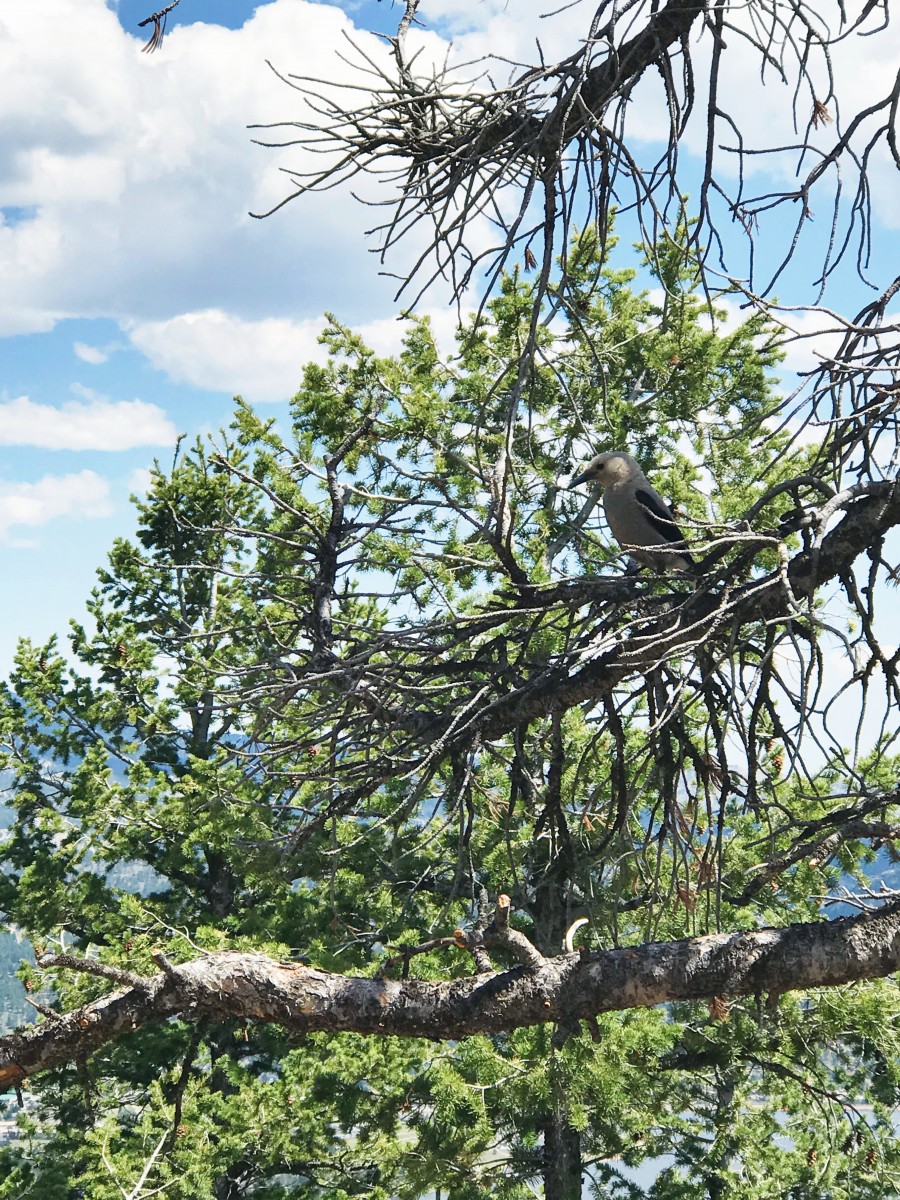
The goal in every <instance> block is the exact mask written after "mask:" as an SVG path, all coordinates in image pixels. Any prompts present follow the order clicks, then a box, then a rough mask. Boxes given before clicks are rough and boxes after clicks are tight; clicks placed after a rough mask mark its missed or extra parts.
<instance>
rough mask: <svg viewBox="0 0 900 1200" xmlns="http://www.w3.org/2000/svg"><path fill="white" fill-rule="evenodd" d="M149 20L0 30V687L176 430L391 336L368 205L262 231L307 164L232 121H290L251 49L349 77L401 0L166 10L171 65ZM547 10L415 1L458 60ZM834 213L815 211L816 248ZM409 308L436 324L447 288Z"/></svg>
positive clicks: (200, 427) (290, 218) (893, 250)
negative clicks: (291, 178) (357, 55)
mask: <svg viewBox="0 0 900 1200" xmlns="http://www.w3.org/2000/svg"><path fill="white" fill-rule="evenodd" d="M156 6H160V7H161V6H162V0H153V3H152V4H151V3H146V2H145V0H119V2H118V4H116V3H113V2H112V0H28V2H27V3H20V4H17V5H13V6H7V11H5V12H4V13H3V14H2V16H0V72H2V76H3V78H4V80H5V83H4V89H3V95H2V96H0V216H2V223H0V264H2V271H3V279H4V286H3V289H2V293H0V571H2V577H3V579H4V580H5V581H6V587H5V588H4V589H3V591H2V594H0V595H2V598H0V674H5V673H6V671H7V670H8V669H9V666H10V663H11V660H12V654H13V650H14V646H15V642H16V639H17V637H18V636H19V635H26V636H29V637H31V638H33V639H37V640H43V639H45V638H46V637H47V636H49V635H50V634H51V633H54V632H63V631H64V630H65V628H66V622H67V619H68V617H69V616H73V615H74V616H79V615H80V614H81V612H82V610H83V601H84V598H85V597H86V596H87V594H88V592H89V590H90V588H91V586H92V584H93V579H94V572H95V569H96V567H97V566H98V565H100V564H101V563H102V562H103V560H104V557H105V554H106V552H107V550H108V549H109V546H110V544H111V542H112V540H113V538H114V537H115V536H117V535H119V534H127V533H129V532H130V531H131V529H132V528H133V515H132V509H131V506H130V504H129V500H128V496H129V493H130V492H131V491H133V490H135V489H137V488H140V486H141V484H142V480H143V479H144V477H145V473H146V470H147V467H148V466H149V464H150V463H151V462H152V461H153V459H154V458H155V457H159V458H160V459H161V460H162V461H168V460H169V459H170V457H171V454H172V448H173V446H174V442H175V439H176V437H177V436H178V435H179V434H181V433H186V434H188V435H190V436H193V435H195V434H197V433H203V432H204V431H207V430H215V429H216V428H218V427H219V426H220V425H222V424H224V423H227V421H228V419H229V415H230V411H231V397H232V395H233V394H234V393H237V392H240V393H242V394H243V395H245V396H246V398H247V399H248V400H250V401H251V402H253V403H255V404H257V405H259V406H260V407H263V408H266V409H268V410H270V411H273V412H275V411H277V406H278V405H279V404H283V402H284V401H285V400H287V399H288V397H289V396H290V395H291V394H292V392H293V391H294V390H295V388H296V386H297V384H298V383H299V380H300V374H301V368H302V364H303V362H304V361H306V360H307V359H309V358H310V357H312V356H314V355H317V354H318V353H319V350H318V348H317V343H316V334H317V332H318V330H319V328H320V327H321V315H322V313H323V312H324V311H325V310H328V309H330V310H333V311H334V312H335V313H336V314H337V315H338V316H339V318H340V319H341V320H343V321H345V322H347V323H350V324H354V325H356V326H358V327H360V328H361V329H362V331H363V332H364V334H365V335H366V336H367V337H368V338H369V340H370V341H371V342H372V344H373V345H375V347H376V349H378V350H380V351H387V350H390V349H391V348H393V347H394V346H396V345H397V341H398V332H399V330H398V325H397V322H396V312H397V305H395V303H394V301H393V287H392V286H391V285H390V283H389V282H388V281H386V280H385V279H383V278H381V277H380V276H379V273H378V271H379V264H378V261H377V258H376V256H374V255H373V254H371V253H370V252H369V251H370V247H371V242H367V241H366V238H365V235H364V230H365V229H366V228H367V226H368V225H370V224H372V212H371V210H370V209H366V208H364V207H362V206H360V205H359V204H357V203H356V202H355V201H354V200H353V198H352V197H351V196H350V194H349V191H346V190H345V191H336V192H331V193H328V194H327V195H326V196H317V197H310V198H308V199H305V200H303V201H300V202H295V203H294V204H291V205H289V206H288V207H287V208H286V209H284V210H282V211H281V212H280V213H278V214H276V215H275V216H273V217H272V218H270V219H268V220H266V221H255V220H253V219H252V218H251V217H249V216H248V211H251V210H253V211H258V210H260V209H264V208H266V207H268V206H269V205H271V204H272V203H274V202H275V201H277V200H278V199H280V198H281V196H282V195H283V194H284V186H285V184H284V176H283V175H281V174H280V173H279V170H278V168H279V165H280V164H283V163H290V162H294V161H296V157H297V152H291V153H293V157H291V153H289V152H281V153H278V152H273V151H270V150H264V149H261V148H260V147H258V146H255V145H253V143H252V136H253V135H252V134H251V133H250V132H249V131H248V130H247V128H246V126H247V125H248V124H250V123H253V122H267V121H275V120H278V119H283V118H288V117H290V116H291V115H292V114H293V113H294V112H296V105H297V101H296V97H295V94H294V93H292V92H291V91H290V90H289V89H287V88H286V87H285V86H284V84H283V83H281V82H279V80H278V79H277V78H276V77H275V76H274V75H273V73H272V72H271V71H270V70H269V69H268V68H267V66H266V59H269V60H271V61H272V62H273V64H274V65H276V66H277V67H278V68H279V69H280V70H282V71H285V72H291V71H293V72H297V73H299V74H302V73H316V74H320V75H321V74H328V77H329V78H337V77H346V76H347V68H345V67H343V66H342V65H341V64H340V61H339V59H338V57H337V54H338V52H339V51H340V52H346V51H347V46H348V43H347V41H346V37H345V35H346V34H351V35H353V36H356V37H357V38H358V39H360V40H361V42H362V43H363V44H364V45H365V46H366V47H367V49H368V50H370V51H371V52H373V53H375V52H380V51H377V49H376V47H377V43H376V42H375V40H374V39H371V40H370V39H369V35H368V34H367V33H366V32H365V31H369V30H376V31H377V30H382V31H386V30H392V29H393V28H394V26H395V23H396V20H397V17H398V15H399V12H400V8H399V6H398V5H397V4H393V3H392V2H391V0H381V2H380V3H379V2H378V0H358V2H351V0H347V2H345V3H340V4H338V3H332V4H324V3H318V4H315V3H309V2H308V0H272V2H271V3H267V4H260V5H255V4H252V3H247V2H245V0H181V5H180V6H179V8H177V9H176V10H174V11H173V12H172V13H171V14H170V17H169V26H168V28H169V33H168V35H167V38H166V40H165V43H164V45H163V47H162V49H161V50H160V51H159V52H158V53H156V54H154V55H142V54H141V52H140V51H141V46H142V44H143V42H144V41H145V40H146V36H147V34H148V30H146V29H145V30H140V29H139V28H138V21H139V20H141V19H142V18H143V17H145V16H147V15H148V14H149V12H150V11H151V10H152V8H153V7H156ZM547 7H548V6H546V5H544V4H542V3H541V0H452V2H451V0H426V3H425V4H424V5H423V13H424V14H425V15H426V16H429V17H431V18H433V20H434V22H435V25H434V30H435V32H433V33H431V34H430V35H428V38H426V41H425V45H426V48H427V51H428V53H430V54H434V55H435V56H439V55H440V54H442V53H443V49H444V48H445V47H444V45H443V42H442V38H444V37H446V36H449V35H450V34H453V36H454V37H455V39H456V50H455V52H456V53H457V54H458V55H459V57H460V58H461V59H468V58H474V57H476V56H477V55H478V54H480V53H483V52H486V51H488V50H493V51H499V50H501V49H502V51H503V52H504V53H506V54H508V55H509V57H511V58H515V57H519V58H526V57H533V55H534V34H535V30H536V29H537V28H538V23H537V21H536V19H535V18H536V16H537V14H539V13H540V12H542V11H544V9H545V8H547ZM549 7H552V6H549ZM582 7H583V6H582ZM585 20H586V17H585V13H584V12H582V11H581V10H580V9H577V8H576V9H572V10H567V11H566V12H565V13H564V14H563V15H562V16H561V17H560V18H559V19H558V21H557V23H556V25H554V26H553V28H552V29H551V28H550V27H549V26H547V27H541V37H542V45H543V48H544V51H545V53H546V54H547V56H548V57H550V56H552V55H553V54H554V53H555V52H556V51H557V49H558V50H559V51H560V53H563V52H564V51H566V50H567V49H571V45H572V44H573V41H574V40H575V39H577V38H578V37H579V36H582V35H583V28H582V27H583V25H584V22H585ZM359 31H363V32H359ZM862 53H863V52H862V51H858V50H853V48H852V47H850V48H849V49H848V50H847V54H848V56H849V57H848V59H847V64H846V71H845V77H846V79H847V80H848V81H849V82H848V83H847V85H846V86H847V88H848V90H849V93H851V94H848V96H847V102H848V105H850V106H852V104H853V103H855V102H856V100H857V98H858V97H857V95H856V94H855V93H854V89H856V88H859V87H862V86H863V85H864V84H865V83H868V84H870V85H872V86H874V81H875V76H876V75H877V73H878V72H879V71H883V72H887V71H888V70H890V71H895V70H896V39H895V45H894V51H893V54H891V53H890V46H888V49H887V51H884V50H883V49H882V48H881V45H880V44H878V45H876V44H875V43H874V41H872V42H870V44H869V45H868V46H867V47H866V48H865V53H866V54H867V55H868V58H866V60H865V70H864V71H862V73H861V72H860V70H859V69H858V68H859V65H860V64H859V62H857V61H856V60H854V59H853V57H852V55H853V54H862ZM879 56H880V57H879ZM748 61H749V60H748ZM838 67H840V63H839V64H838ZM749 69H750V68H749V66H748V70H749ZM342 73H343V74H342ZM839 74H840V71H839ZM860 74H862V75H863V76H864V79H863V80H862V81H861V80H860ZM735 87H736V88H738V89H740V88H742V87H745V84H744V82H743V81H742V80H740V79H737V80H736V81H735ZM771 91H772V90H771V88H767V89H766V91H765V93H762V92H759V91H757V92H751V91H749V90H747V92H746V97H745V99H744V101H743V103H745V104H746V112H745V113H744V115H745V116H746V118H747V121H748V123H749V124H750V125H751V126H753V125H754V124H755V126H756V129H757V131H758V133H759V136H760V138H761V139H763V140H765V137H766V136H767V123H771V121H772V120H773V119H774V117H773V114H778V113H779V112H780V109H779V105H780V104H782V100H780V99H779V98H778V97H776V98H775V99H774V100H772V99H771ZM863 94H864V92H863ZM761 96H770V99H769V100H766V101H765V102H763V100H761V99H760V97H761ZM736 103H737V104H738V105H740V104H741V103H742V100H741V95H740V90H738V93H737V100H736ZM641 104H642V101H641V99H640V97H639V96H638V97H637V98H636V100H635V105H634V112H635V121H636V128H637V130H638V132H640V131H641V129H642V128H643V132H644V136H645V139H646V143H647V144H648V145H649V144H650V143H651V142H652V140H653V137H654V134H655V132H658V128H659V125H658V123H659V119H660V117H659V112H658V110H656V111H655V110H654V108H653V104H652V99H651V100H650V101H648V103H647V104H646V105H645V109H644V110H641ZM766 104H768V105H769V106H770V107H769V108H768V109H767V108H766ZM848 111H849V108H848ZM642 121H643V126H642V124H641V122H642ZM751 132H752V130H751ZM826 136H828V134H827V131H824V132H823V137H826ZM691 148H692V147H691V145H690V143H689V144H688V145H687V147H686V149H687V150H688V152H689V151H690V150H691ZM693 149H695V150H696V149H699V147H697V146H695V147H693ZM876 168H877V169H876V171H875V183H876V193H877V194H876V207H877V210H878V215H879V218H880V220H881V225H880V226H879V228H878V230H877V235H878V238H879V242H878V246H879V252H878V256H877V260H876V263H875V267H874V270H873V275H874V277H875V279H876V282H878V283H879V284H881V285H884V284H886V283H887V282H889V279H890V277H891V276H892V274H893V273H895V271H896V264H897V262H898V261H900V237H898V232H897V229H896V227H893V226H895V225H896V211H897V210H900V203H898V198H900V187H898V184H897V180H896V176H895V175H894V176H893V177H889V176H887V175H881V174H879V171H880V170H881V168H880V167H878V166H877V164H876ZM882 178H883V179H885V180H887V182H886V184H884V186H881V187H880V189H879V181H880V180H882ZM761 182H762V181H761ZM761 190H764V189H761ZM892 212H893V213H894V214H895V215H894V216H893V217H892V215H891V214H892ZM787 215H791V216H792V214H787ZM828 219H829V218H828V215H827V213H824V212H823V214H822V215H821V216H817V221H818V225H817V226H816V228H815V229H814V231H813V232H814V236H815V237H818V238H819V239H821V238H822V237H823V236H825V234H826V233H827V227H828ZM778 220H779V221H780V223H781V229H780V233H781V234H782V235H786V234H785V231H786V228H787V222H786V221H785V220H784V219H783V218H782V217H780V216H779V218H778ZM775 232H776V233H778V232H779V230H778V229H777V228H776V230H775ZM778 252H779V250H778V244H777V239H774V240H773V241H772V242H771V243H768V242H764V246H763V253H768V254H769V255H770V256H771V257H772V258H774V257H776V255H777V254H778ZM391 265H392V266H393V267H394V268H397V267H399V266H400V265H402V264H400V263H399V262H394V263H392V264H391ZM811 274H812V269H811V265H810V259H809V258H807V257H806V256H805V255H801V257H800V258H799V259H798V264H797V269H796V271H794V272H792V274H791V275H790V277H788V278H787V279H786V280H785V282H784V284H783V285H782V286H780V287H779V294H780V296H781V299H782V300H783V301H785V302H786V303H804V302H808V301H809V300H810V298H811V292H810V289H809V286H808V284H809V278H810V276H811ZM873 294H874V293H871V292H867V291H866V290H865V289H864V288H862V287H861V285H859V284H857V283H856V282H854V280H853V276H852V273H849V272H844V273H843V274H842V275H841V276H840V277H839V278H838V279H837V280H836V281H835V284H834V286H833V287H832V289H831V290H830V292H829V294H828V295H827V296H826V302H829V303H830V304H831V305H832V307H834V308H836V309H838V310H839V311H842V312H844V313H846V314H848V315H851V314H852V313H853V312H854V311H856V309H858V308H859V306H860V304H861V303H863V302H864V301H865V300H866V299H868V298H870V297H871V295H873ZM424 309H425V310H426V311H431V312H432V313H433V315H434V317H435V320H436V321H437V322H438V324H439V326H440V327H441V328H443V329H445V330H446V329H449V326H450V323H451V314H450V312H449V310H448V309H447V307H446V305H445V303H444V302H443V300H442V298H441V297H440V296H439V295H438V294H437V293H435V294H433V295H432V296H430V297H428V298H426V300H425V303H424ZM798 321H799V323H800V324H801V325H802V326H803V327H804V328H807V329H809V330H810V331H815V330H816V329H818V328H819V326H818V325H817V324H816V322H815V319H813V318H810V317H801V318H798ZM813 348H814V343H813V342H810V343H809V344H807V346H806V349H805V352H806V354H807V358H808V357H809V354H810V353H811V351H812V349H813ZM791 365H794V366H797V365H802V360H801V358H800V357H795V358H794V359H792V363H791Z"/></svg>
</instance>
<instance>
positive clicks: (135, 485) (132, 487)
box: [128, 467, 153, 496]
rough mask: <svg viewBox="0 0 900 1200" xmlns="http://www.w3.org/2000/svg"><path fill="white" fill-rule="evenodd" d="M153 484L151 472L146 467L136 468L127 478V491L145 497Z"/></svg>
mask: <svg viewBox="0 0 900 1200" xmlns="http://www.w3.org/2000/svg"><path fill="white" fill-rule="evenodd" d="M152 482H153V472H152V471H149V470H148V469H147V468H146V467H138V468H137V469H136V470H134V471H132V472H131V475H130V476H129V477H128V488H129V491H131V492H133V493H135V494H136V495H138V496H146V495H147V493H148V492H149V491H150V485H151V483H152Z"/></svg>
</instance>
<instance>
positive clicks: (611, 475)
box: [569, 450, 696, 572]
mask: <svg viewBox="0 0 900 1200" xmlns="http://www.w3.org/2000/svg"><path fill="white" fill-rule="evenodd" d="M582 483H599V484H600V486H601V487H602V488H603V509H604V511H605V513H606V520H607V521H608V522H609V527H610V529H611V530H612V533H613V537H614V538H615V539H616V541H617V542H618V543H619V545H620V546H621V547H622V549H623V550H627V551H628V553H629V555H630V556H631V558H632V559H633V560H634V562H635V563H637V564H638V565H642V566H648V567H652V568H653V570H655V571H682V572H691V571H693V570H694V569H695V567H696V563H695V561H694V557H693V555H692V554H691V552H690V550H689V549H688V545H687V542H686V541H685V538H684V534H683V533H682V532H681V530H680V529H679V528H678V526H677V524H676V523H675V518H674V516H673V515H672V510H671V509H670V508H669V506H668V504H666V502H665V500H663V498H662V496H660V494H659V492H657V491H656V490H655V489H654V488H653V487H652V486H651V485H650V484H649V483H648V482H647V477H646V476H645V475H644V472H643V471H642V470H641V468H640V467H639V466H638V464H637V462H635V460H634V459H633V458H632V457H631V455H630V454H627V453H626V452H625V451H624V450H609V451H607V452H606V453H605V454H598V455H597V456H596V457H595V458H592V459H591V461H590V462H589V463H588V465H587V466H586V467H585V468H584V470H583V471H582V472H581V473H580V474H578V475H576V476H575V477H574V478H573V479H572V480H571V481H570V483H569V487H570V488H575V487H578V485H579V484H582ZM655 547H659V549H655Z"/></svg>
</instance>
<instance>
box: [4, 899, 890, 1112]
mask: <svg viewBox="0 0 900 1200" xmlns="http://www.w3.org/2000/svg"><path fill="white" fill-rule="evenodd" d="M520 936H521V935H520ZM535 956H536V957H535V961H534V962H533V963H532V964H530V965H520V966H516V967H513V968H512V969H511V970H508V971H502V972H494V973H483V974H479V975H474V976H468V977H465V978H462V979H454V980H450V981H449V982H442V983H431V982H426V981H421V980H404V981H402V982H401V981H395V980H389V979H362V978H352V977H349V976H345V975H335V974H331V973H330V972H328V971H319V970H314V969H311V968H309V967H305V966H301V965H299V964H296V963H282V962H276V961H274V960H273V959H271V958H267V957H266V956H264V955H259V954H241V953H237V952H233V951H223V952H220V953H217V954H210V955H208V956H207V957H205V958H199V959H195V960H193V961H192V962H186V963H182V964H181V965H179V966H172V965H171V964H170V963H165V965H164V969H163V971H162V972H161V973H160V974H158V975H155V976H151V977H140V976H134V975H129V974H128V973H127V972H124V971H116V970H114V969H112V968H103V967H102V965H100V964H97V963H96V962H93V961H92V960H83V961H79V960H74V959H72V958H71V957H69V956H52V955H51V956H45V957H44V958H43V959H42V960H41V963H42V965H43V966H45V967H48V968H63V969H65V968H73V967H74V968H75V969H79V970H88V971H90V972H91V973H93V974H103V973H105V972H106V973H109V974H110V976H111V978H113V981H114V982H116V983H120V984H122V985H123V986H120V987H118V988H117V989H116V990H115V991H113V992H111V993H110V994H109V995H107V996H104V997H103V998H102V999H100V1000H96V1001H94V1002H93V1003H91V1004H87V1005H84V1006H83V1007H82V1008H79V1009H76V1010H74V1011H73V1012H71V1013H67V1014H65V1015H64V1016H59V1017H57V1016H51V1017H48V1018H47V1019H45V1020H43V1021H42V1022H41V1023H40V1024H38V1025H35V1026H32V1027H31V1028H29V1029H27V1030H25V1031H23V1032H16V1033H13V1034H10V1035H8V1036H6V1037H4V1038H0V1089H4V1090H6V1089H9V1088H11V1087H15V1086H17V1085H19V1084H21V1082H22V1081H23V1080H24V1079H25V1078H27V1076H29V1075H32V1074H35V1073H37V1072H39V1071H45V1070H48V1069H49V1068H51V1067H55V1066H59V1065H60V1064H62V1063H67V1062H71V1061H73V1060H75V1059H77V1058H80V1057H83V1056H84V1055H85V1054H89V1053H91V1052H92V1051H94V1050H97V1049H98V1048H99V1047H101V1046H105V1045H107V1044H108V1043H110V1042H112V1041H115V1040H116V1039H117V1038H119V1037H122V1036H123V1035H124V1034H127V1033H130V1032H132V1031H133V1030H135V1029H139V1028H141V1027H142V1026H145V1025H150V1024H155V1023H158V1022H160V1021H164V1020H166V1019H167V1018H169V1017H175V1016H177V1017H180V1018H182V1019H183V1020H189V1021H193V1020H199V1019H200V1018H201V1017H206V1018H211V1019H213V1020H225V1019H228V1018H232V1017H238V1018H240V1019H242V1020H254V1021H263V1022H273V1023H276V1024H279V1025H282V1026H284V1028H286V1029H288V1030H290V1031H292V1032H296V1033H311V1032H316V1031H324V1032H332V1033H340V1032H355V1033H363V1034H371V1035H374V1036H377V1037H426V1038H430V1039H435V1040H440V1039H450V1038H454V1039H457V1038H463V1037H469V1036H471V1035H473V1034H487V1033H501V1032H508V1031H510V1030H513V1029H521V1028H523V1027H525V1026H530V1025H538V1024H541V1023H543V1022H544V1021H554V1022H557V1023H561V1024H565V1023H572V1022H574V1021H578V1020H581V1019H583V1018H587V1017H592V1016H596V1015H597V1014H598V1013H602V1012H610V1011H614V1010H618V1009H625V1008H639V1007H650V1006H653V1005H656V1004H664V1003H667V1002H669V1001H673V1000H699V999H710V998H713V997H715V996H741V995H754V994H758V993H763V992H775V993H781V992H787V991H793V990H797V989H803V990H806V989H808V988H814V987H834V986H837V985H839V984H844V983H849V982H852V981H855V980H862V979H875V978H881V977H883V976H885V975H889V974H891V973H892V972H893V971H896V970H898V969H900V901H895V902H893V903H891V904H887V905H885V906H884V907H882V908H881V909H878V910H877V911H873V912H865V913H862V914H861V915H859V916H856V917H845V918H842V919H840V920H837V921H828V922H820V923H808V924H801V925H789V926H787V927H786V928H783V929H760V930H754V931H752V932H749V933H718V934H710V935H708V936H706V937H696V938H686V939H683V940H681V941H675V942H655V943H649V944H647V945H643V946H635V947H626V948H622V949H618V950H604V951H598V952H596V953H593V954H590V955H584V956H582V955H581V954H577V953H576V954H562V955H559V956H558V957H556V958H547V959H542V958H540V956H539V955H538V954H537V951H535Z"/></svg>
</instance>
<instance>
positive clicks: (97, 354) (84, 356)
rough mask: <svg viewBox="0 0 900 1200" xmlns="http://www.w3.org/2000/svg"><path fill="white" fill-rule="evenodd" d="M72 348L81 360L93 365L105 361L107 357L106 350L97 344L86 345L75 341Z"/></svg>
mask: <svg viewBox="0 0 900 1200" xmlns="http://www.w3.org/2000/svg"><path fill="white" fill-rule="evenodd" d="M73 349H74V351H75V354H76V356H77V357H78V358H80V359H81V361H82V362H86V363H90V364H91V366H94V367H97V366H99V365H100V363H105V362H106V361H107V360H108V359H109V355H108V354H107V352H106V351H105V350H101V349H100V347H99V346H87V345H85V343H84V342H76V343H75V345H74V346H73Z"/></svg>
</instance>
